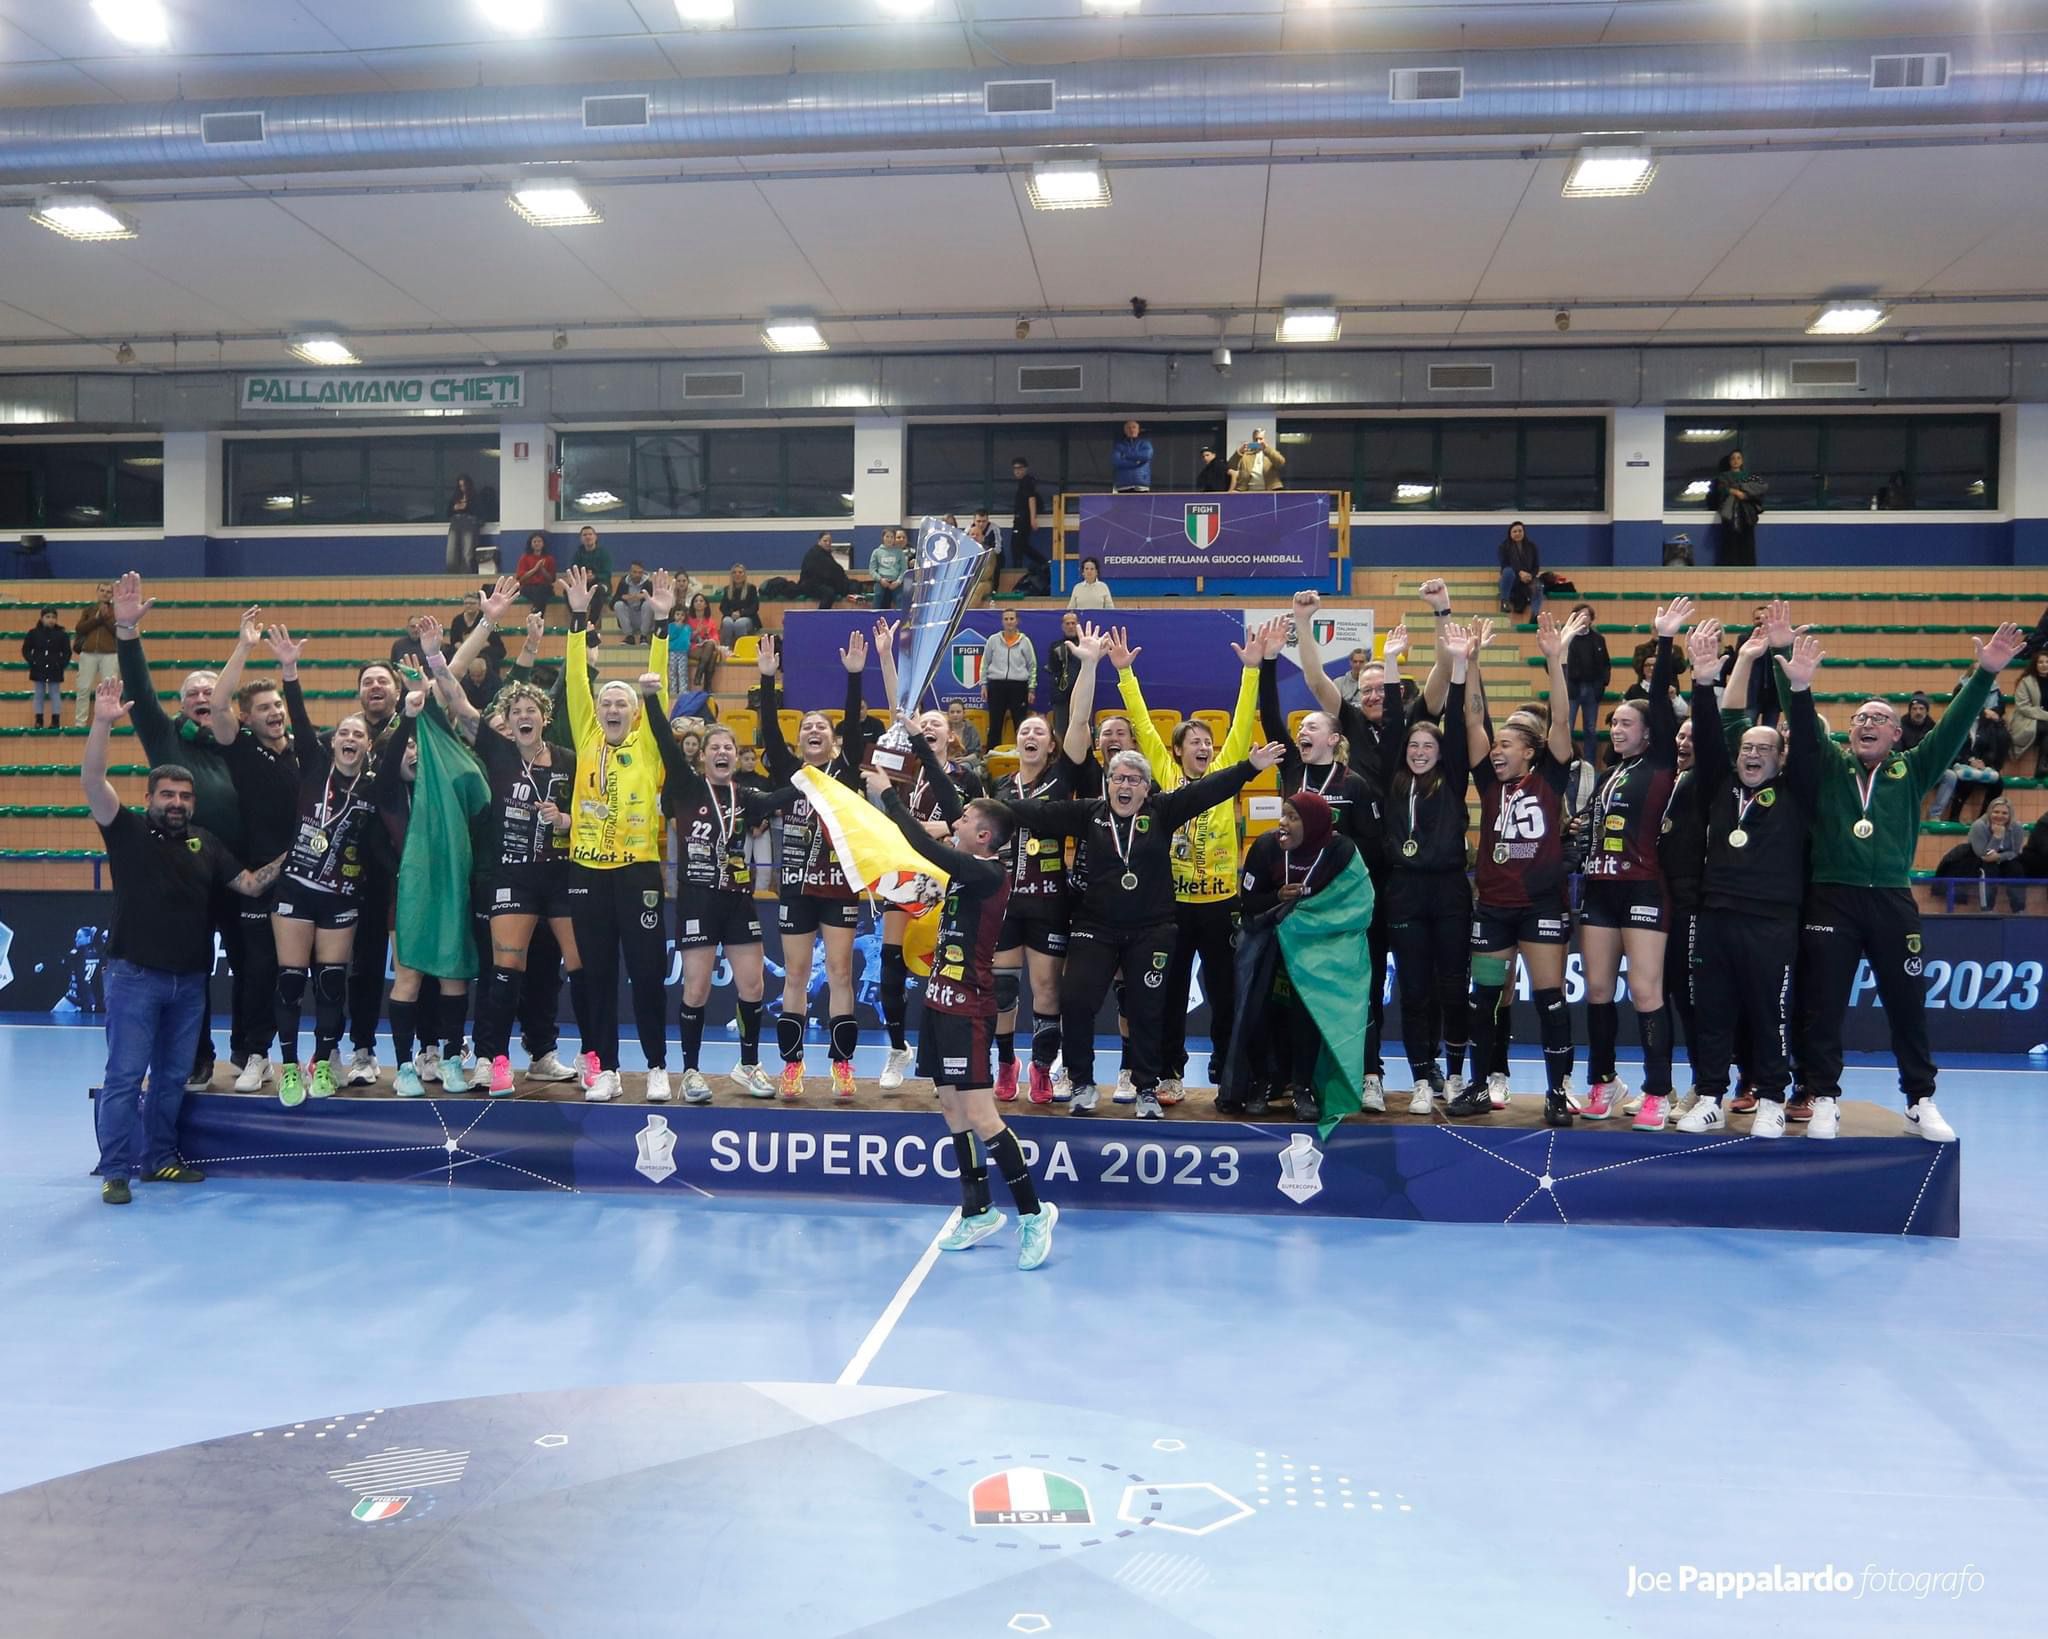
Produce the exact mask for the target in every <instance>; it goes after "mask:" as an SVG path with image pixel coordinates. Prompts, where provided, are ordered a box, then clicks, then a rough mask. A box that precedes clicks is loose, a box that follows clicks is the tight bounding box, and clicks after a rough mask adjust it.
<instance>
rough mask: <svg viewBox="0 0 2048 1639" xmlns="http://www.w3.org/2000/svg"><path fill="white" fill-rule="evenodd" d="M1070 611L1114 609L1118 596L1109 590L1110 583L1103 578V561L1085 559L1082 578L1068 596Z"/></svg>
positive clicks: (1075, 583)
mask: <svg viewBox="0 0 2048 1639" xmlns="http://www.w3.org/2000/svg"><path fill="white" fill-rule="evenodd" d="M1067 607H1068V608H1069V609H1114V608H1115V607H1116V596H1115V594H1114V593H1112V592H1111V591H1110V589H1109V583H1108V582H1107V581H1105V580H1104V579H1103V578H1102V560H1101V559H1100V558H1083V559H1082V560H1081V578H1080V579H1079V580H1077V581H1076V582H1074V588H1073V590H1072V591H1070V592H1069V593H1068V594H1067Z"/></svg>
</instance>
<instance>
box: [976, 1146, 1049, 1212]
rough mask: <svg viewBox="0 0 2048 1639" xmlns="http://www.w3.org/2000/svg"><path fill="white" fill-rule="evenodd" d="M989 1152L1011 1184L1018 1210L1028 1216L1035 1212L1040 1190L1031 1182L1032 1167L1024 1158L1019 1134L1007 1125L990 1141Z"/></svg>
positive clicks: (997, 1167)
mask: <svg viewBox="0 0 2048 1639" xmlns="http://www.w3.org/2000/svg"><path fill="white" fill-rule="evenodd" d="M988 1153H989V1158H990V1159H991V1160H992V1161H994V1162H995V1164H996V1170H997V1171H998V1172H1000V1173H1001V1174H1002V1175H1003V1182H1004V1183H1005V1184H1007V1185H1009V1187H1010V1198H1011V1199H1012V1200H1014V1201H1015V1202H1016V1203H1017V1210H1018V1211H1019V1212H1021V1213H1023V1214H1025V1216H1027V1217H1029V1216H1030V1215H1031V1214H1032V1213H1035V1212H1036V1211H1037V1210H1038V1190H1037V1187H1036V1186H1035V1185H1034V1184H1033V1183H1032V1182H1031V1168H1030V1166H1029V1165H1028V1164H1027V1163H1026V1162H1025V1160H1024V1146H1023V1145H1022V1144H1019V1143H1018V1142H1017V1135H1016V1134H1015V1133H1013V1132H1011V1131H1010V1129H1009V1128H1008V1127H1005V1128H1004V1129H1003V1130H1002V1131H1001V1132H999V1133H997V1134H996V1135H995V1137H993V1138H991V1139H990V1140H989V1141H988Z"/></svg>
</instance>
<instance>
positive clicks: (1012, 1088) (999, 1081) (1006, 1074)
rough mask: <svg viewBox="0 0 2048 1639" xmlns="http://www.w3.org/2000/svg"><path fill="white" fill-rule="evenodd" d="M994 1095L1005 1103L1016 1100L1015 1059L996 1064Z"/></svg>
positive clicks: (1012, 1102) (1011, 1102)
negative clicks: (1006, 1062)
mask: <svg viewBox="0 0 2048 1639" xmlns="http://www.w3.org/2000/svg"><path fill="white" fill-rule="evenodd" d="M996 1097H997V1098H998V1099H1000V1100H1001V1101H1002V1102H1003V1103H1005V1104H1014V1103H1016V1102H1017V1061H1016V1060H1015V1059H1012V1060H1010V1062H1009V1063H1008V1064H998V1065H997V1066H996Z"/></svg>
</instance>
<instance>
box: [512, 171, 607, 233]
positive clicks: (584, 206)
mask: <svg viewBox="0 0 2048 1639" xmlns="http://www.w3.org/2000/svg"><path fill="white" fill-rule="evenodd" d="M507 200H508V203H509V204H510V205H511V206H512V208H513V209H514V210H515V211H517V212H518V213H519V215H520V217H521V219H522V220H524V221H527V222H531V223H532V224H533V225H534V226H535V227H537V228H576V227H583V226H585V225H587V224H589V223H592V222H602V221H603V220H604V213H603V212H601V211H600V210H599V209H598V208H597V207H596V206H595V205H593V204H592V203H591V202H590V199H589V197H588V196H587V195H586V194H585V193H584V192H583V190H582V189H581V188H580V187H578V186H577V185H576V183H575V182H574V181H572V180H571V179H570V178H568V177H561V176H553V177H548V178H547V179H546V180H545V181H534V182H522V183H521V184H520V185H519V186H518V187H516V188H514V189H513V190H512V192H511V194H510V195H508V196H507Z"/></svg>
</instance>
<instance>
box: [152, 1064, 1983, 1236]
mask: <svg viewBox="0 0 2048 1639" xmlns="http://www.w3.org/2000/svg"><path fill="white" fill-rule="evenodd" d="M628 1079H629V1085H630V1087H631V1088H632V1089H633V1090H634V1091H636V1092H637V1090H638V1086H639V1078H638V1077H637V1076H634V1077H629V1078H628ZM812 1086H813V1088H814V1089H815V1088H816V1087H817V1086H818V1084H817V1083H815V1082H814V1083H813V1084H812ZM1208 1096H1209V1095H1207V1094H1206V1093H1203V1094H1200V1095H1197V1097H1198V1098H1199V1100H1200V1102H1199V1103H1197V1102H1196V1101H1195V1100H1194V1099H1191V1100H1190V1101H1189V1102H1188V1103H1186V1104H1183V1105H1180V1106H1178V1107H1177V1108H1175V1109H1174V1110H1173V1111H1172V1112H1170V1114H1169V1116H1168V1118H1167V1119H1165V1120H1163V1121H1137V1120H1132V1119H1127V1118H1126V1117H1125V1116H1124V1114H1123V1113H1122V1109H1123V1107H1119V1106H1112V1105H1109V1104H1107V1103H1105V1104H1104V1106H1103V1112H1104V1113H1098V1114H1096V1115H1093V1116H1076V1115H1072V1114H1069V1113H1066V1110H1065V1107H1064V1106H1060V1105H1052V1106H1034V1105H1030V1104H1026V1103H1022V1102H1019V1103H1017V1104H1014V1105H1009V1106H1005V1117H1006V1119H1007V1120H1008V1121H1009V1122H1010V1123H1011V1124H1012V1125H1013V1126H1014V1127H1015V1129H1016V1131H1017V1133H1018V1135H1019V1137H1020V1138H1021V1139H1022V1141H1023V1143H1024V1146H1025V1150H1026V1153H1027V1154H1029V1155H1030V1156H1031V1158H1032V1161H1033V1164H1034V1166H1035V1168H1036V1169H1037V1171H1038V1174H1039V1178H1040V1183H1041V1188H1042V1189H1043V1190H1044V1192H1045V1194H1046V1195H1047V1196H1048V1197H1049V1198H1051V1199H1053V1200H1056V1201H1058V1202H1059V1203H1060V1204H1061V1205H1062V1206H1069V1207H1081V1208H1097V1209H1100V1208H1111V1209H1126V1210H1137V1211H1146V1210H1151V1211H1176V1212H1225V1213H1260V1214H1267V1215H1274V1216H1280V1217H1287V1216H1296V1215H1299V1216H1308V1217H1338V1218H1384V1219H1395V1220H1403V1221H1407V1222H1417V1223H1498V1224H1537V1225H1544V1224H1549V1225H1592V1224H1609V1225H1667V1226H1687V1227H1697V1228H1714V1229H1776V1230H1791V1229H1798V1230H1832V1231H1845V1232H1850V1233H1857V1234H1877V1235H1935V1236H1951V1237H1952V1236H1956V1235H1959V1234H1960V1233H1961V1221H1960V1202H1961V1168H1962V1152H1961V1145H1960V1144H1945V1145H1936V1144H1929V1143H1927V1142H1926V1141H1925V1140H1923V1139H1920V1138H1918V1137H1915V1136H1912V1135H1910V1134H1906V1133H1904V1132H1903V1130H1902V1123H1901V1121H1900V1119H1899V1116H1898V1113H1897V1112H1896V1111H1894V1110H1887V1109H1883V1108H1880V1107H1879V1106H1877V1105H1874V1104H1868V1103H1863V1102H1861V1101H1856V1100H1849V1099H1845V1100H1843V1102H1842V1135H1841V1136H1840V1137H1839V1138H1837V1139H1834V1140H1832V1141H1817V1140H1813V1139H1809V1138H1806V1137H1804V1136H1788V1137H1785V1138H1781V1139H1777V1140H1760V1139H1755V1138H1752V1137H1750V1136H1749V1132H1748V1122H1747V1119H1746V1118H1744V1117H1737V1118H1735V1120H1734V1122H1733V1123H1732V1124H1731V1127H1730V1129H1729V1130H1727V1131H1724V1132H1721V1133H1716V1134H1712V1135H1702V1136H1699V1137H1694V1136H1690V1135H1687V1134H1684V1133H1677V1132H1663V1133H1637V1132H1632V1131H1630V1130H1629V1128H1628V1126H1627V1125H1626V1123H1625V1122H1623V1121H1614V1122H1603V1123H1590V1122H1581V1123H1579V1124H1577V1125H1575V1126H1573V1127H1571V1128H1569V1129H1565V1130H1557V1131H1554V1130H1551V1129H1548V1128H1545V1127H1543V1126H1542V1125H1541V1111H1542V1100H1541V1099H1540V1098H1539V1097H1535V1096H1531V1095H1526V1094H1525V1095H1521V1096H1518V1097H1517V1098H1515V1099H1514V1100H1513V1101H1512V1105H1511V1108H1510V1109H1508V1110H1506V1111H1502V1112H1499V1113H1496V1114H1494V1115H1492V1116H1482V1117H1479V1118H1477V1119H1476V1120H1472V1121H1462V1122H1457V1123H1452V1122H1450V1121H1448V1120H1446V1119H1445V1118H1444V1117H1442V1116H1441V1115H1440V1114H1439V1115H1436V1116H1406V1115H1390V1116H1355V1117H1353V1118H1352V1119H1350V1120H1348V1121H1346V1122H1344V1123H1343V1124H1342V1125H1341V1126H1339V1127H1338V1128H1337V1129H1336V1131H1335V1132H1334V1133H1332V1135H1331V1136H1330V1137H1329V1138H1328V1139H1327V1140H1325V1139H1321V1138H1319V1137H1318V1136H1317V1134H1316V1132H1315V1129H1314V1128H1313V1127H1311V1126H1308V1125H1305V1124H1301V1123H1297V1122H1294V1121H1292V1120H1291V1119H1265V1120H1258V1121H1247V1120H1242V1119H1231V1118H1228V1117H1220V1116H1218V1115H1216V1113H1215V1112H1214V1110H1213V1108H1212V1107H1211V1106H1210V1104H1209V1102H1208ZM1793 1131H1794V1133H1797V1132H1798V1129H1797V1128H1796V1127H1795V1128H1794V1129H1793ZM181 1146H182V1150H183V1154H184V1158H185V1160H186V1161H187V1163H188V1164H190V1165H193V1166H197V1167H201V1168H203V1169H205V1170H206V1171H207V1172H208V1173H209V1174H212V1175H214V1176H216V1177H223V1178H246V1177H261V1178H315V1179H322V1180H328V1181H365V1182H369V1181H374V1182H384V1183H418V1184H426V1185H432V1186H437V1187H444V1188H449V1189H454V1188H458V1187H459V1188H480V1189H530V1190H531V1189H537V1190H557V1191H562V1192H565V1193H573V1192H576V1191H584V1190H606V1191H622V1192H635V1193H641V1194H648V1193H652V1194H657V1195H670V1196H674V1197H676V1198H677V1200H678V1201H679V1202H681V1203H684V1204H687V1202H688V1201H690V1200H692V1199H700V1198H707V1197H721V1196H742V1195H743V1196H755V1197H763V1196H765V1197H771V1198H775V1199H780V1200H786V1201H789V1202H791V1203H792V1204H795V1203H801V1202H804V1201H871V1202H878V1203H896V1204H912V1205H930V1206H935V1207H946V1206H951V1205H954V1204H956V1203H957V1201H958V1199H959V1195H958V1185H957V1172H956V1170H955V1167H954V1159H953V1150H952V1145H951V1142H950V1140H949V1138H948V1136H947V1133H946V1130H945V1126H944V1124H943V1122H942V1121H941V1120H940V1118H939V1115H938V1111H937V1107H936V1104H935V1103H934V1101H933V1098H932V1094H931V1090H930V1087H929V1084H927V1083H919V1082H912V1083H909V1084H907V1085H906V1086H904V1087H903V1088H902V1089H900V1090H899V1091H896V1092H894V1093H889V1094H884V1093H882V1092H881V1091H880V1090H879V1089H878V1088H876V1087H875V1086H873V1085H872V1084H869V1083H863V1084H862V1086H861V1089H860V1093H859V1096H858V1097H857V1098H855V1099H853V1100H850V1101H848V1102H846V1103H836V1102H831V1101H830V1100H829V1094H824V1095H821V1094H820V1093H818V1092H817V1091H815V1090H814V1091H812V1092H811V1094H810V1097H809V1100H808V1101H807V1102H798V1103H793V1104H783V1103H780V1102H774V1103H769V1102H759V1101H755V1100H752V1099H747V1098H744V1097H741V1096H739V1095H738V1094H737V1093H735V1092H734V1091H733V1089H732V1088H731V1086H730V1084H723V1085H722V1086H721V1091H720V1093H719V1096H718V1099H717V1101H716V1102H714V1103H712V1104H709V1105H696V1106H693V1105H686V1104H683V1103H680V1102H677V1103H671V1104H648V1103H645V1102H643V1101H640V1100H639V1099H637V1098H633V1097H629V1098H625V1099H621V1100H618V1101H615V1102H613V1103H609V1104H587V1103H584V1102H583V1101H582V1099H581V1097H580V1094H578V1092H577V1091H576V1090H575V1089H574V1088H573V1087H571V1088H566V1089H565V1088H561V1087H548V1088H545V1089H543V1088H541V1087H538V1086H536V1087H534V1088H532V1089H528V1090H523V1091H522V1092H521V1093H520V1094H519V1095H518V1096H514V1097H506V1098H498V1099H489V1098H485V1097H483V1096H481V1095H478V1094H462V1095H456V1096H437V1097H431V1098H421V1099H399V1098H395V1097H393V1096H392V1095H391V1094H390V1092H389V1090H388V1089H384V1088H379V1089H368V1088H364V1089H353V1090H351V1092H350V1094H349V1095H348V1096H338V1097H334V1098H330V1099H325V1100H308V1101H307V1102H306V1103H305V1104H303V1105H301V1106H299V1107H298V1108H297V1109H293V1110H288V1109H285V1108H284V1107H283V1106H282V1105H280V1104H279V1103H278V1102H277V1100H276V1098H275V1097H273V1096H271V1095H269V1094H248V1093H232V1092H206V1093H194V1094H189V1095H187V1097H186V1100H185V1117H184V1122H183V1127H182V1134H181Z"/></svg>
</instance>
